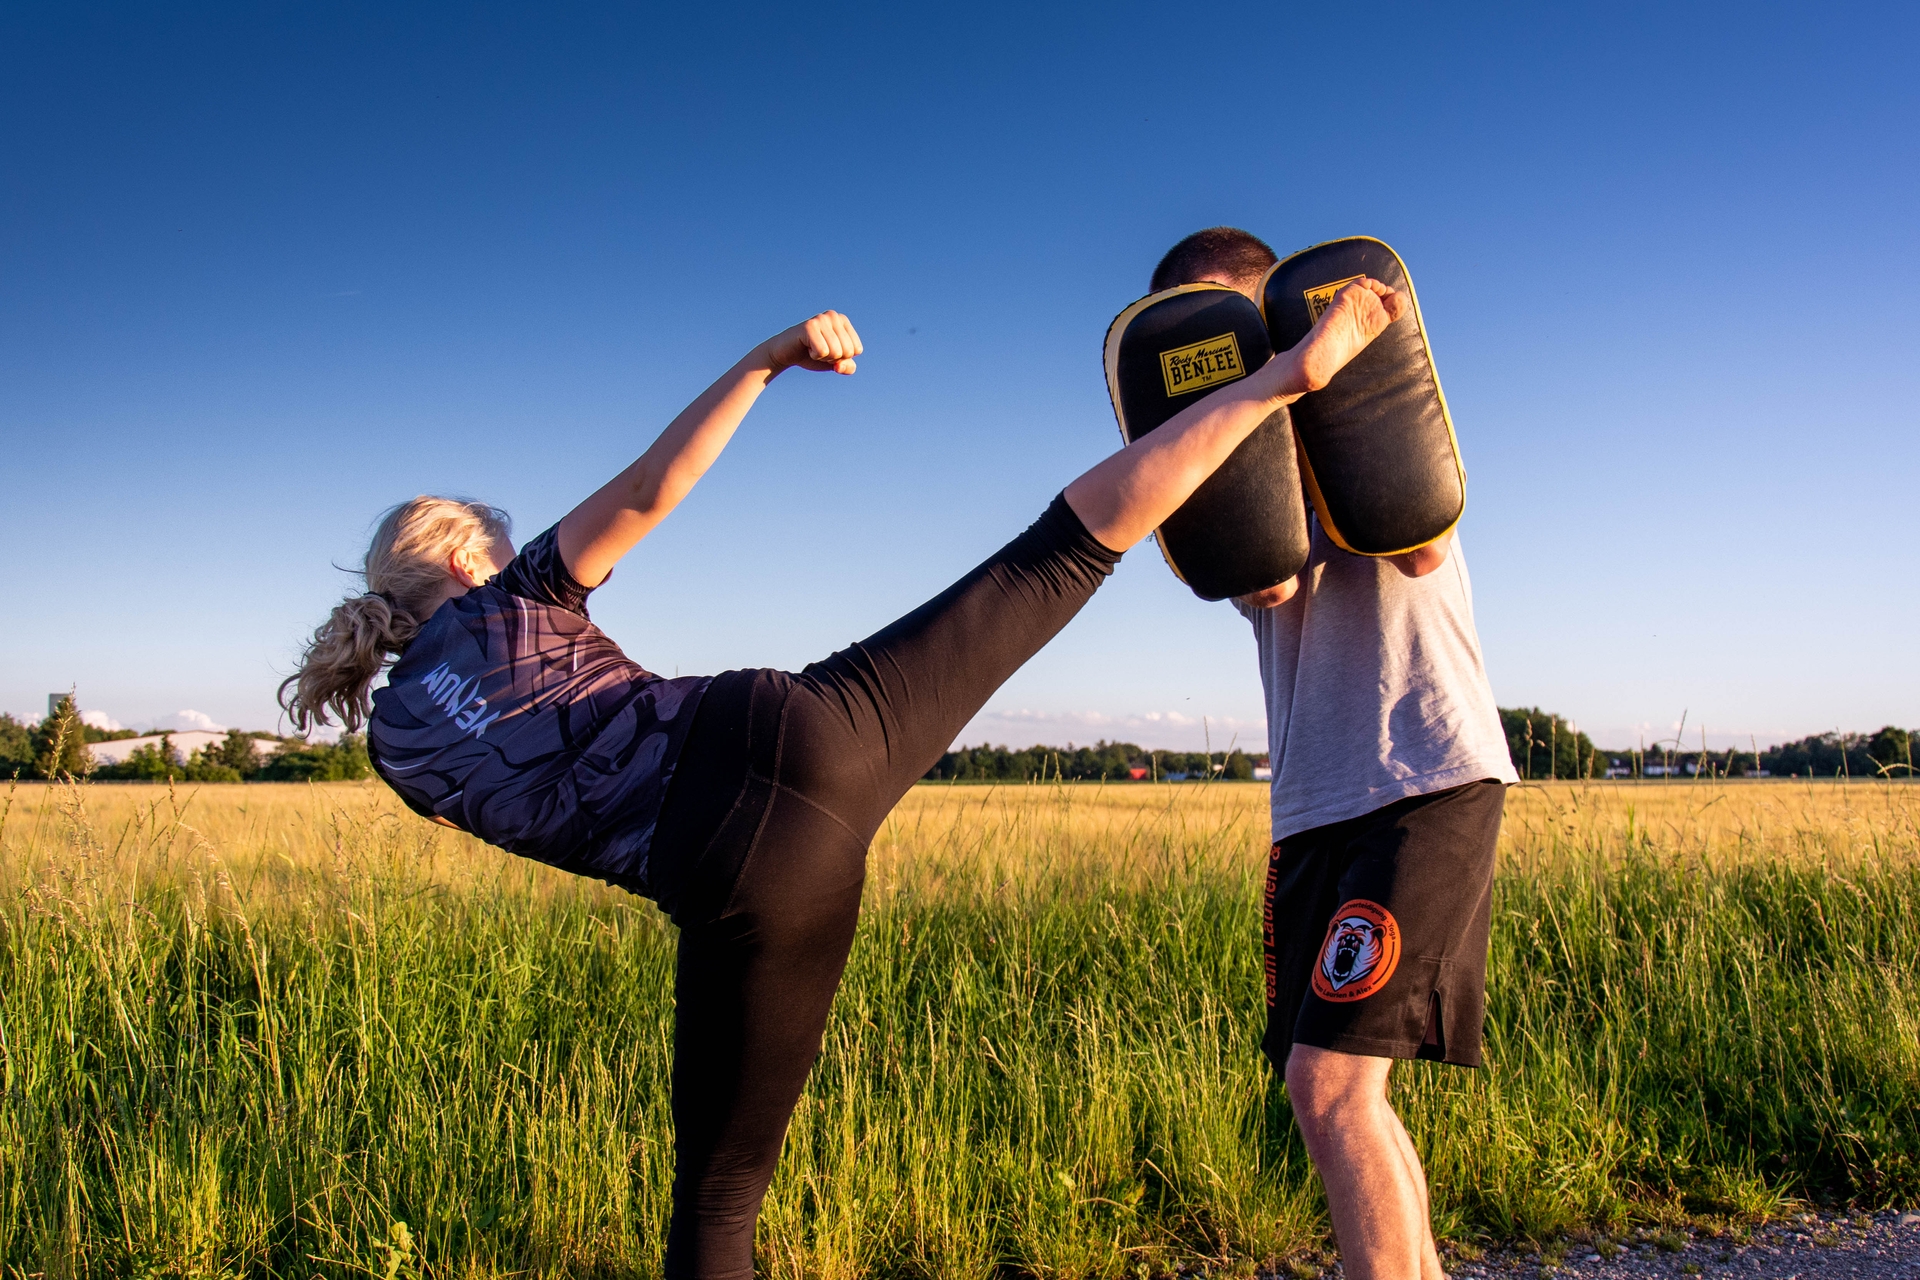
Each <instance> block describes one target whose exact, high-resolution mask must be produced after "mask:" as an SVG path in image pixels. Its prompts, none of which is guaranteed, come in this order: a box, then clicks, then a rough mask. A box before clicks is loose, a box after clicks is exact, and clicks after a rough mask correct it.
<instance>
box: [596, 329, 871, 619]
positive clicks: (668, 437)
mask: <svg viewBox="0 0 1920 1280" xmlns="http://www.w3.org/2000/svg"><path fill="white" fill-rule="evenodd" d="M860 353H861V346H860V335H859V334H857V333H855V332H854V330H853V322H852V321H850V320H848V319H847V318H846V317H845V316H843V315H841V314H840V313H839V312H838V311H822V312H821V313H820V314H819V315H817V316H815V317H813V319H811V320H808V321H806V322H805V323H803V324H797V325H795V326H793V328H791V329H788V330H787V331H786V332H784V333H779V334H776V335H774V336H773V337H771V338H768V339H767V340H766V341H765V342H763V343H761V344H760V345H759V346H757V347H755V348H754V349H753V350H751V351H749V352H747V354H746V355H745V356H743V357H741V359H740V363H738V364H736V365H734V366H733V368H731V369H729V370H727V372H726V373H725V374H723V375H722V376H721V378H720V380H719V381H718V382H715V383H714V384H713V385H712V386H710V387H708V388H707V389H706V390H705V391H703V392H701V393H700V398H699V399H697V400H695V401H694V402H693V403H692V404H690V405H688V406H687V407H686V408H685V409H682V410H681V411H680V416H679V417H677V418H675V419H674V420H673V421H672V422H670V423H668V424H667V429H666V430H665V431H662V432H661V433H660V438H659V439H657V440H655V441H654V442H653V443H652V444H650V445H648V446H647V451H646V452H645V453H643V454H641V455H640V456H639V457H638V458H637V459H635V460H634V463H633V465H632V466H630V467H628V468H627V469H626V470H625V471H622V472H621V473H620V474H619V475H617V476H615V477H614V478H613V479H611V480H609V481H607V483H606V484H604V485H602V486H601V487H600V488H599V489H598V490H597V491H595V492H594V494H593V496H591V497H589V498H588V499H587V500H586V501H585V502H583V503H581V504H580V505H579V506H577V507H575V508H574V509H573V510H572V511H569V512H568V513H567V515H566V518H565V519H563V520H562V521H561V522H560V534H559V539H560V558H561V559H562V560H564V561H566V565H567V572H568V573H570V574H572V575H573V578H574V581H576V582H578V583H579V584H580V585H581V586H583V587H597V586H599V585H600V584H601V583H602V582H605V581H606V578H607V575H608V574H609V573H611V572H613V566H614V565H615V564H617V563H619V561H620V557H621V556H624V555H625V554H627V552H629V551H631V550H633V548H634V546H635V545H636V544H638V543H639V541H640V539H642V538H644V537H646V536H647V535H648V534H649V533H652V532H653V528H654V526H655V525H657V524H659V523H660V522H661V521H662V520H665V519H666V518H667V514H668V513H669V512H670V511H672V510H673V509H674V508H675V507H677V506H679V505H680V500H681V499H682V498H684V497H686V496H687V494H688V493H689V492H690V491H691V490H692V489H693V486H694V485H695V484H696V483H697V482H698V481H699V479H700V477H701V476H703V475H705V474H706V473H707V468H708V467H710V466H712V465H713V463H714V460H715V459H716V458H718V457H719V456H720V451H721V450H722V449H725V448H726V447H727V441H729V440H731V439H732V438H733V432H734V429H735V428H736V427H738V426H739V425H740V421H741V419H743V418H745V417H746V416H747V410H749V409H751V408H753V402H754V401H755V400H757V399H759V398H760V393H761V392H762V391H765V390H766V389H767V384H768V383H769V382H772V381H773V380H774V379H775V378H776V377H778V376H779V375H780V373H781V371H782V370H784V369H790V368H793V367H794V366H796V365H797V366H799V367H800V368H802V369H812V370H814V371H816V372H827V371H832V372H834V373H852V372H853V371H854V368H855V365H854V360H853V358H854V357H855V356H857V355H859V354H860Z"/></svg>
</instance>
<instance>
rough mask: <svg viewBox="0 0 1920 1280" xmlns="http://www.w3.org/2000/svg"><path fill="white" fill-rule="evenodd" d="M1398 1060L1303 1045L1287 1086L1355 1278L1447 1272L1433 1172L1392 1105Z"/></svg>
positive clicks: (1435, 1278)
mask: <svg viewBox="0 0 1920 1280" xmlns="http://www.w3.org/2000/svg"><path fill="white" fill-rule="evenodd" d="M1392 1066H1393V1060H1392V1059H1391V1058H1369V1057H1362V1056H1360V1055H1358V1054H1351V1053H1334V1052H1332V1051H1331V1050H1328V1049H1316V1048H1314V1047H1312V1046H1311V1045H1304V1044H1297V1045H1295V1046H1294V1047H1293V1051H1292V1052H1291V1053H1290V1054H1289V1055H1288V1056H1287V1094H1288V1096H1289V1097H1290V1098H1291V1099H1292V1100H1293V1114H1294V1118H1295V1119H1296V1120H1298V1121H1299V1123H1300V1132H1301V1135H1302V1136H1303V1137H1305V1138H1306V1141H1307V1154H1308V1155H1310V1156H1311V1157H1313V1166H1314V1168H1315V1169H1316V1170H1318V1171H1319V1174H1320V1181H1321V1184H1322V1185H1323V1186H1325V1187H1326V1191H1327V1209H1328V1211H1329V1212H1330V1213H1331V1214H1332V1215H1333V1234H1334V1237H1335V1239H1337V1240H1338V1241H1339V1245H1340V1261H1341V1263H1342V1264H1343V1266H1344V1267H1345V1270H1346V1273H1347V1277H1348V1280H1416V1277H1417V1278H1418V1280H1443V1277H1444V1276H1445V1275H1446V1273H1445V1272H1443V1271H1442V1270H1441V1269H1440V1258H1439V1255H1438V1254H1437V1253H1435V1252H1434V1247H1433V1226H1432V1222H1431V1221H1430V1214H1429V1212H1428V1208H1427V1178H1426V1173H1425V1171H1424V1170H1423V1169H1422V1168H1421V1167H1420V1157H1419V1155H1418V1154H1417V1153H1416V1152H1415V1151H1414V1149H1413V1141H1412V1139H1410V1138H1408V1137H1407V1131H1406V1129H1405V1127H1404V1126H1402V1125H1401V1123H1400V1117H1399V1116H1397V1115H1395V1114H1394V1113H1393V1108H1392V1107H1391V1106H1389V1105H1387V1072H1388V1070H1389V1069H1390V1068H1391V1067H1392Z"/></svg>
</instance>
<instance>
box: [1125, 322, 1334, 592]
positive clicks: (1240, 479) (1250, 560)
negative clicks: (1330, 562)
mask: <svg viewBox="0 0 1920 1280" xmlns="http://www.w3.org/2000/svg"><path fill="white" fill-rule="evenodd" d="M1271 355H1272V350H1271V348H1269V346H1268V345H1267V327H1266V324H1265V323H1264V322H1263V321H1262V320H1261V318H1260V308H1259V307H1257V306H1255V305H1254V304H1253V303H1252V302H1251V301H1250V300H1248V298H1247V297H1246V296H1245V295H1244V294H1242V293H1240V292H1238V291H1237V290H1234V289H1229V288H1227V287H1226V286H1225V285H1217V284H1189V285H1182V286H1180V287H1179V288H1177V289H1168V290H1166V291H1164V292H1162V293H1156V294H1152V295H1150V296H1148V297H1145V298H1142V299H1140V301H1138V302H1136V303H1134V304H1133V305H1132V306H1130V307H1128V308H1127V309H1126V310H1125V311H1122V312H1121V313H1120V314H1119V316H1117V317H1116V318H1115V319H1114V322H1113V324H1112V326H1111V327H1110V328H1108V330H1107V350H1106V364H1107V394H1108V395H1110V396H1112V397H1113V412H1114V416H1115V417H1116V418H1118V419H1119V420H1120V438H1121V439H1122V440H1125V441H1126V442H1127V443H1128V444H1131V443H1133V442H1134V441H1135V440H1138V439H1139V438H1140V437H1141V436H1144V435H1146V434H1147V433H1148V432H1149V431H1152V430H1153V429H1154V428H1155V427H1158V426H1160V425H1161V424H1163V423H1165V422H1166V421H1167V419H1169V418H1171V417H1173V415H1174V414H1176V413H1179V412H1180V411H1181V410H1182V409H1184V408H1186V407H1187V406H1188V405H1190V404H1193V403H1195V402H1196V401H1198V400H1200V399H1201V398H1203V397H1204V396H1205V395H1206V394H1207V393H1208V392H1210V391H1213V390H1215V389H1217V388H1219V387H1223V386H1227V385H1229V384H1231V383H1233V382H1237V381H1238V380H1240V379H1241V378H1244V377H1246V376H1247V374H1249V373H1251V372H1253V371H1254V370H1255V369H1258V368H1259V367H1260V366H1261V365H1263V364H1265V363H1266V362H1267V360H1268V358H1269V357H1270V356H1271ZM1154 541H1156V542H1158V543H1159V544H1160V554H1161V555H1163V556H1165V557H1166V559H1167V564H1168V566H1169V567H1170V568H1171V569H1172V570H1173V572H1174V574H1175V575H1176V576H1177V577H1178V578H1179V579H1180V581H1182V582H1184V583H1186V584H1187V585H1188V586H1189V587H1192V588H1193V591H1194V594H1196V595H1198V596H1199V597H1200V598H1201V599H1203V600H1224V599H1226V598H1227V597H1229V596H1243V595H1248V594H1250V593H1252V592H1255V591H1264V590H1266V589H1267V588H1268V587H1273V586H1278V585H1279V584H1280V583H1282V582H1285V581H1286V580H1287V579H1288V578H1291V577H1293V575H1295V574H1296V573H1299V572H1300V570H1301V569H1303V568H1305V567H1306V563H1307V510H1306V501H1305V499H1304V498H1303V497H1302V496H1301V490H1300V469H1299V462H1298V459H1297V457H1296V450H1295V446H1294V440H1293V427H1292V426H1291V424H1290V423H1289V422H1288V420H1287V411H1286V410H1285V409H1281V410H1280V411H1279V412H1277V413H1275V414H1274V415H1273V416H1272V417H1270V418H1268V419H1267V420H1266V421H1265V422H1263V423H1261V424H1260V425H1259V426H1258V427H1256V428H1254V431H1253V434H1252V435H1250V436H1248V437H1247V438H1246V440H1244V441H1243V442H1242V443H1241V445H1240V447H1239V448H1238V449H1235V450H1234V451H1233V452H1232V454H1230V455H1228V457H1227V460H1226V461H1225V462H1224V463H1222V464H1221V466H1220V469H1219V470H1218V471H1215V472H1214V473H1213V474H1212V475H1211V476H1209V477H1207V479H1206V480H1205V481H1204V482H1203V483H1202V484H1201V485H1200V487H1199V488H1198V489H1195V490H1194V491H1193V496H1192V497H1190V498H1188V499H1187V500H1186V502H1185V503H1183V504H1182V505H1181V507H1180V509H1179V510H1178V511H1175V512H1174V513H1173V514H1172V515H1170V516H1168V517H1167V518H1166V521H1165V522H1164V523H1162V524H1161V526H1160V527H1159V528H1158V529H1156V530H1154Z"/></svg>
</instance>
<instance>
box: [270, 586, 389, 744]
mask: <svg viewBox="0 0 1920 1280" xmlns="http://www.w3.org/2000/svg"><path fill="white" fill-rule="evenodd" d="M419 630H420V624H419V623H417V622H415V621H414V620H413V619H412V618H410V617H408V616H407V615H406V614H404V613H401V612H400V611H399V610H398V609H395V608H394V607H393V606H392V605H390V604H388V603H387V602H386V600H384V599H383V598H381V597H380V596H376V595H364V596H349V597H347V598H346V599H345V600H342V601H341V602H340V603H339V604H337V605H335V606H333V614H332V616H330V617H329V618H328V619H327V620H326V621H325V622H323V623H321V624H320V625H319V627H318V628H316V629H315V631H314V633H313V640H312V642H311V643H310V644H308V645H307V652H306V655H305V657H303V658H302V659H301V661H300V670H299V671H297V672H295V673H294V674H293V675H291V676H289V677H288V678H287V679H286V681H285V682H284V683H283V684H281V686H280V705H281V706H282V707H284V708H286V711H287V715H288V716H289V717H291V718H292V720H293V727H294V729H295V730H296V731H298V732H300V733H303V734H304V733H306V732H307V730H308V729H310V728H311V727H312V726H313V725H315V724H326V723H327V722H328V719H329V717H328V714H327V713H328V712H329V711H331V712H332V713H333V714H334V715H337V716H339V717H340V722H341V723H342V724H344V725H345V726H346V729H347V732H348V733H352V732H354V731H355V730H357V729H358V728H359V727H360V726H361V725H363V724H365V723H366V720H367V716H368V714H369V713H370V712H371V711H372V710H373V705H372V701H371V699H370V696H369V692H368V691H369V690H370V689H372V687H373V682H374V680H376V679H377V678H378V677H379V675H380V673H381V672H382V671H384V670H386V666H387V663H388V662H389V661H391V660H392V659H393V658H395V657H397V656H398V655H399V653H400V651H401V650H402V649H405V648H406V647H407V641H409V640H411V639H413V637H414V634H415V633H416V632H418V631H419Z"/></svg>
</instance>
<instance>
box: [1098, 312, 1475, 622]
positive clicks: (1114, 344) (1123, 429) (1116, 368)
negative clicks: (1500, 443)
mask: <svg viewBox="0 0 1920 1280" xmlns="http://www.w3.org/2000/svg"><path fill="white" fill-rule="evenodd" d="M1202 289H1217V290H1219V291H1220V292H1222V293H1239V292H1240V291H1239V290H1238V289H1229V288H1228V287H1227V286H1226V285H1224V284H1213V283H1211V282H1202V283H1200V284H1183V285H1176V286H1175V287H1173V288H1171V289H1162V290H1161V291H1160V292H1159V293H1150V294H1148V295H1147V296H1146V297H1144V298H1142V299H1140V300H1139V301H1138V302H1136V303H1134V304H1133V305H1132V306H1130V307H1128V308H1127V309H1126V310H1125V311H1122V312H1121V313H1120V314H1119V315H1117V316H1115V317H1114V318H1113V323H1112V324H1110V325H1108V326H1107V343H1106V347H1105V349H1104V350H1103V351H1102V357H1103V359H1102V363H1103V364H1104V365H1105V366H1106V371H1107V400H1108V401H1109V403H1111V404H1112V405H1113V420H1114V424H1115V425H1116V426H1118V427H1119V428H1120V444H1121V447H1122V448H1124V447H1126V446H1127V445H1130V444H1132V443H1133V437H1132V436H1130V435H1128V434H1127V419H1126V415H1125V414H1123V413H1122V412H1121V411H1120V335H1121V334H1122V333H1124V332H1125V331H1126V327H1127V326H1128V325H1129V324H1131V323H1133V318H1134V317H1135V316H1137V315H1139V314H1140V313H1141V312H1142V311H1145V310H1146V309H1147V308H1148V307H1150V306H1152V305H1153V304H1154V303H1156V302H1165V301H1166V300H1167V299H1168V298H1175V297H1178V296H1179V295H1181V294H1183V293H1198V292H1200V291H1201V290H1202ZM1261 319H1262V321H1264V320H1265V319H1266V317H1265V316H1264V315H1262V316H1261ZM1165 354H1166V353H1162V355H1163V357H1164V355H1165ZM1235 354H1236V355H1237V354H1238V350H1237V348H1236V352H1235ZM1219 381H1221V382H1228V381H1232V379H1228V378H1222V379H1220V380H1219ZM1195 389H1196V390H1197V389H1198V388H1197V387H1196V388H1195ZM1171 394H1172V393H1171V392H1169V395H1171ZM1456 452H1457V450H1456ZM1153 544H1154V545H1155V546H1156V547H1159V548H1160V558H1161V559H1163V560H1165V561H1166V562H1167V568H1169V569H1171V570H1173V576H1174V577H1176V578H1178V579H1180V581H1182V582H1187V575H1186V574H1184V573H1182V572H1180V566H1179V565H1177V564H1175V563H1174V560H1173V556H1172V555H1170V554H1169V553H1168V551H1167V540H1166V539H1165V538H1163V537H1161V536H1160V530H1159V529H1155V530H1154V531H1153ZM1187 585H1188V586H1189V587H1191V586H1192V585H1193V584H1192V583H1191V582H1187Z"/></svg>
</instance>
